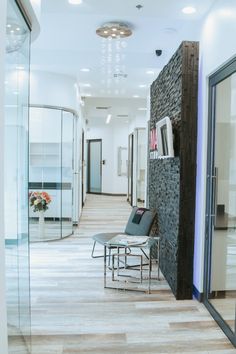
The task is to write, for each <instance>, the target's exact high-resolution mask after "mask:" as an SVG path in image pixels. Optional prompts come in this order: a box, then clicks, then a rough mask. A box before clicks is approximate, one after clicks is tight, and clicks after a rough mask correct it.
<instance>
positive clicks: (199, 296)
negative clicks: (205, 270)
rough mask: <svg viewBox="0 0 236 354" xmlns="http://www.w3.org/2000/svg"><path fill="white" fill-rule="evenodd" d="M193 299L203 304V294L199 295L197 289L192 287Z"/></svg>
mask: <svg viewBox="0 0 236 354" xmlns="http://www.w3.org/2000/svg"><path fill="white" fill-rule="evenodd" d="M193 297H195V299H196V300H198V301H199V302H203V293H200V292H199V291H198V289H197V288H196V287H195V286H194V285H193Z"/></svg>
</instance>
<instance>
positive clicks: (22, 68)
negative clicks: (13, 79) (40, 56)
mask: <svg viewBox="0 0 236 354" xmlns="http://www.w3.org/2000/svg"><path fill="white" fill-rule="evenodd" d="M16 69H17V70H24V66H16Z"/></svg>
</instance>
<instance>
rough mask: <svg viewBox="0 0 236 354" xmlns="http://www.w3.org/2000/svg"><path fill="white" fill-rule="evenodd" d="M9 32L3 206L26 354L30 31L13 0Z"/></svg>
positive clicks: (14, 313) (13, 327)
mask: <svg viewBox="0 0 236 354" xmlns="http://www.w3.org/2000/svg"><path fill="white" fill-rule="evenodd" d="M9 29H10V31H9ZM18 32H19V35H18ZM6 33H7V43H6V76H5V92H6V105H5V151H4V153H5V166H4V173H5V176H4V177H5V208H4V210H5V244H6V272H7V274H6V278H7V301H8V304H7V305H8V306H7V310H8V311H7V312H8V333H9V353H13V352H14V353H16V348H15V343H16V340H17V342H18V345H19V347H20V352H21V353H22V354H23V353H28V349H29V346H30V344H29V335H30V293H29V247H28V244H29V238H28V104H29V102H28V96H29V92H28V85H29V52H30V30H29V29H28V27H27V25H26V22H25V20H24V18H23V16H22V14H21V13H20V11H19V9H18V7H17V6H16V3H15V1H13V0H9V1H8V9H7V29H6ZM21 35H22V36H21ZM19 347H18V348H19Z"/></svg>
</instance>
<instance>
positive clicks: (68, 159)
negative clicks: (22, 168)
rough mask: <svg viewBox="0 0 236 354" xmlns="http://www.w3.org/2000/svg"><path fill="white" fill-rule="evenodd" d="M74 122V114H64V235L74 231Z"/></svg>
mask: <svg viewBox="0 0 236 354" xmlns="http://www.w3.org/2000/svg"><path fill="white" fill-rule="evenodd" d="M73 122H74V115H73V114H72V113H70V112H63V115H62V165H61V166H62V169H61V171H62V237H65V236H68V235H70V234H72V233H73V214H72V213H73V189H72V186H73V177H74V176H73V170H74V169H73V158H74V156H73V141H74V136H73Z"/></svg>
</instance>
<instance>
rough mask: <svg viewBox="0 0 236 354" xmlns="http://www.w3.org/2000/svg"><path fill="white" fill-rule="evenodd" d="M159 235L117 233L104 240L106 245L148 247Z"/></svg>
mask: <svg viewBox="0 0 236 354" xmlns="http://www.w3.org/2000/svg"><path fill="white" fill-rule="evenodd" d="M158 241H159V237H150V236H141V235H124V234H123V235H122V234H118V235H116V236H114V237H112V239H110V240H109V241H107V242H106V244H105V245H106V246H107V247H114V246H115V247H143V248H150V247H152V246H154V245H156V244H157V242H158Z"/></svg>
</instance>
